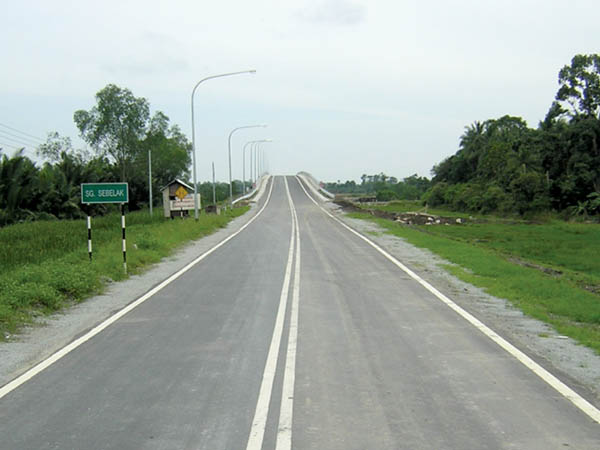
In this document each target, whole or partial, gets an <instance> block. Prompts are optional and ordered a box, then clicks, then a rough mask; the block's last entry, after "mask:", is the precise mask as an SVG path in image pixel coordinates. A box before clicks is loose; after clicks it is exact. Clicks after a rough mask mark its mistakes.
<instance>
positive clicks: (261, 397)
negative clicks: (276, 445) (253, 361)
mask: <svg viewBox="0 0 600 450" xmlns="http://www.w3.org/2000/svg"><path fill="white" fill-rule="evenodd" d="M284 180H285V178H284ZM286 183H287V181H286ZM273 184H275V180H273ZM286 186H287V185H286ZM288 203H290V212H291V214H292V233H291V236H290V247H289V251H288V260H287V265H286V269H285V277H284V279H283V286H282V288H281V295H280V297H279V308H278V310H277V316H276V319H275V327H274V328H273V335H272V337H271V345H270V346H269V352H268V353H267V361H266V363H265V370H264V372H263V378H262V382H261V385H260V390H259V393H258V400H257V402H256V409H255V411H254V418H253V419H252V426H251V428H250V435H249V437H248V445H247V446H246V450H260V449H261V448H262V444H263V439H264V435H265V428H266V426H267V418H268V416H269V404H270V403H271V395H272V392H273V382H274V381H275V372H276V370H277V359H278V356H279V350H280V347H281V337H282V334H283V323H284V321H285V315H286V310H287V300H288V296H289V292H290V279H291V276H292V267H293V263H294V250H295V233H296V222H295V221H294V216H293V209H292V208H293V205H292V204H291V198H290V197H289V191H288Z"/></svg>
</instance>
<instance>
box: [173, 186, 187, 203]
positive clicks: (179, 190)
mask: <svg viewBox="0 0 600 450" xmlns="http://www.w3.org/2000/svg"><path fill="white" fill-rule="evenodd" d="M175 195H176V196H177V198H178V199H179V200H183V199H184V198H185V196H186V195H188V191H186V190H185V189H184V187H183V186H179V187H178V188H177V190H176V191H175Z"/></svg>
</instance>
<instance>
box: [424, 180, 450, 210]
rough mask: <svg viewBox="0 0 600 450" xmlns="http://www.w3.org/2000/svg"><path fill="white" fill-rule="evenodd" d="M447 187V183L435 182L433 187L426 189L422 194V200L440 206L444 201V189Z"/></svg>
mask: <svg viewBox="0 0 600 450" xmlns="http://www.w3.org/2000/svg"><path fill="white" fill-rule="evenodd" d="M447 188H448V184H447V183H445V182H443V181H441V182H439V183H436V184H435V185H434V186H433V187H431V188H430V189H428V190H427V192H425V194H423V201H424V202H425V203H426V204H427V205H429V206H431V207H434V208H435V207H436V206H442V205H444V204H445V203H446V201H445V199H444V197H445V194H446V189H447Z"/></svg>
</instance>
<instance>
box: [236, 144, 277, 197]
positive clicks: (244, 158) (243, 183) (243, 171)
mask: <svg viewBox="0 0 600 450" xmlns="http://www.w3.org/2000/svg"><path fill="white" fill-rule="evenodd" d="M258 142H273V141H272V140H271V139H261V140H258V141H248V142H246V143H245V144H244V148H243V150H242V161H243V163H242V186H243V187H242V189H243V190H244V194H245V193H246V147H247V146H248V144H252V145H254V144H256V143H258ZM250 179H252V147H250Z"/></svg>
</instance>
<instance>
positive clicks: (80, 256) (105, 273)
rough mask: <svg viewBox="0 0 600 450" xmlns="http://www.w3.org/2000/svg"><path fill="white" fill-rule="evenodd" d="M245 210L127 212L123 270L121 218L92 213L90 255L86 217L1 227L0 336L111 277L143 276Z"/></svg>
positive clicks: (2, 338)
mask: <svg viewBox="0 0 600 450" xmlns="http://www.w3.org/2000/svg"><path fill="white" fill-rule="evenodd" d="M246 211H248V208H247V207H243V208H235V209H233V210H230V211H227V212H226V213H224V214H222V215H219V216H217V215H201V216H200V218H199V220H198V222H195V221H194V220H191V219H188V220H170V219H165V218H163V217H161V216H160V215H158V214H156V215H155V216H154V217H153V218H151V217H150V215H149V214H148V211H136V212H133V213H129V214H127V218H126V221H127V246H128V248H127V268H128V274H125V273H124V271H123V263H122V249H121V245H122V235H121V225H120V220H121V217H120V215H119V214H118V213H115V214H110V215H107V216H103V217H98V218H92V241H93V259H92V261H91V262H90V261H89V259H88V249H87V228H86V223H85V220H70V221H47V222H46V221H39V222H31V223H24V224H18V225H11V226H7V227H4V228H0V341H5V340H6V339H7V338H9V337H10V335H11V334H14V333H18V330H19V328H20V327H22V326H23V325H25V324H27V323H31V322H32V321H34V320H35V318H36V317H38V316H40V315H45V314H50V313H53V312H56V311H59V310H61V309H62V308H64V307H67V306H69V305H70V304H73V303H77V302H81V301H82V300H84V299H85V298H87V297H90V296H92V295H95V294H98V293H101V292H102V290H103V287H104V286H105V285H106V284H107V283H108V282H110V281H119V280H123V279H125V278H127V277H128V275H131V274H135V273H140V272H141V271H143V270H144V269H146V268H147V267H148V266H149V265H151V264H153V263H156V262H158V261H160V260H161V259H162V258H163V257H165V256H168V255H169V254H171V253H172V252H173V251H174V250H175V249H176V248H178V247H179V246H181V245H183V244H184V243H186V242H188V241H190V240H193V239H198V238H200V237H202V236H206V235H208V234H211V233H213V232H215V231H216V230H217V229H219V228H222V227H224V226H226V225H227V223H228V222H229V221H231V220H232V219H233V218H235V217H237V216H239V215H242V214H244V213H245V212H246Z"/></svg>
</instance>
